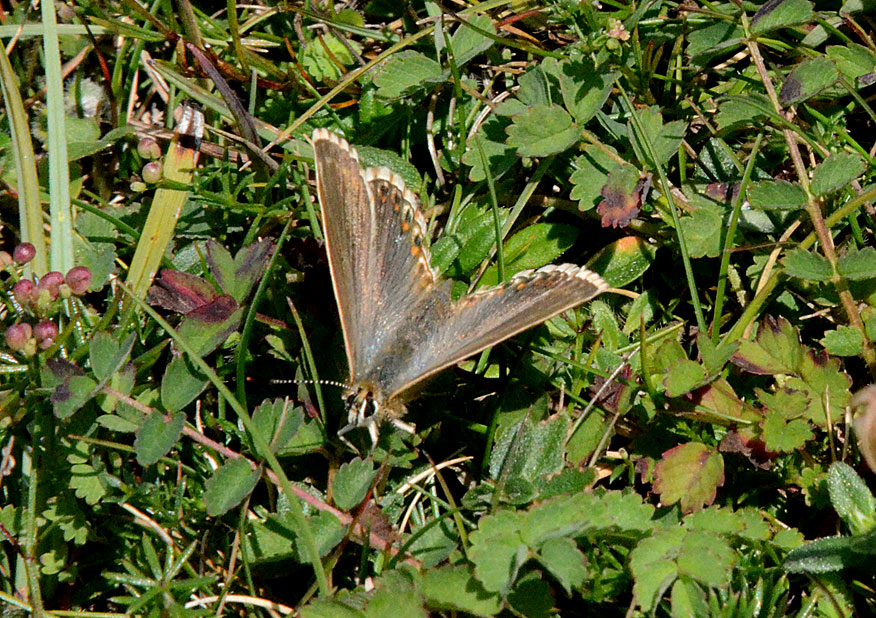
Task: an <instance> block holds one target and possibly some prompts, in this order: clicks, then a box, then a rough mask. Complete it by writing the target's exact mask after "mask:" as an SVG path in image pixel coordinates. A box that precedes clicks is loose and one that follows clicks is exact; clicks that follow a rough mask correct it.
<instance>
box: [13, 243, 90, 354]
mask: <svg viewBox="0 0 876 618" xmlns="http://www.w3.org/2000/svg"><path fill="white" fill-rule="evenodd" d="M35 253H36V249H35V248H34V246H33V245H32V244H30V243H27V242H25V243H21V244H20V245H18V246H17V247H15V249H14V250H13V251H12V255H10V254H9V253H8V252H6V251H0V270H4V271H7V272H9V273H11V274H12V280H13V281H15V283H14V284H13V285H12V290H11V291H12V294H11V297H10V298H9V300H11V301H13V303H12V304H13V305H15V306H16V310H17V311H18V313H19V314H20V315H21V316H22V317H24V316H32V317H33V318H34V319H35V320H36V325H32V324H31V323H30V322H27V321H22V322H18V323H16V324H13V325H12V326H10V327H9V328H7V329H6V346H7V347H8V348H9V349H10V350H11V351H13V352H19V353H21V354H23V355H24V356H28V357H29V356H33V355H34V354H36V352H37V350H46V349H48V348H50V347H52V345H53V344H54V343H55V339H56V338H57V337H58V325H57V324H56V323H55V322H54V321H53V320H52V319H51V316H52V315H53V314H54V313H56V312H57V310H58V307H59V303H58V301H59V299H67V298H70V297H71V296H81V295H82V294H85V293H86V292H87V291H88V288H89V286H90V285H91V270H90V269H88V268H86V267H85V266H77V267H75V268H71V269H70V270H69V271H68V272H67V274H66V276H65V275H63V274H61V273H59V272H54V271H53V272H48V273H46V274H45V275H43V276H42V277H39V278H34V279H22V278H20V267H21V266H24V265H25V264H27V263H28V262H30V261H31V260H32V259H33V257H34V255H35ZM0 287H4V288H5V287H6V286H5V285H4V284H3V282H0Z"/></svg>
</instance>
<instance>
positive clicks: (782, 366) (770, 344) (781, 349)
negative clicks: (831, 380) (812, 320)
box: [733, 316, 803, 375]
mask: <svg viewBox="0 0 876 618" xmlns="http://www.w3.org/2000/svg"><path fill="white" fill-rule="evenodd" d="M802 359H803V346H801V345H800V338H799V336H798V334H797V331H796V330H795V329H794V327H793V326H791V323H790V322H788V320H786V319H785V318H779V319H778V320H775V319H773V318H772V317H770V316H767V317H766V318H765V319H764V321H763V322H762V323H761V324H760V326H759V328H758V330H757V337H756V339H755V340H754V341H750V340H743V341H740V342H739V351H738V352H737V353H736V354H734V355H733V362H734V363H736V364H737V365H739V366H740V367H742V368H743V369H745V371H747V372H749V373H756V374H761V375H769V374H778V373H785V374H790V373H796V372H797V370H798V369H799V367H800V364H801V362H802Z"/></svg>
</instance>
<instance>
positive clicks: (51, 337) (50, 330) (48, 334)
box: [33, 320, 58, 350]
mask: <svg viewBox="0 0 876 618" xmlns="http://www.w3.org/2000/svg"><path fill="white" fill-rule="evenodd" d="M33 336H34V337H35V338H36V340H37V345H39V346H40V349H41V350H46V349H48V348H50V347H52V344H53V343H55V338H56V337H57V336H58V325H57V324H55V323H54V322H52V321H50V320H45V321H43V322H40V323H39V324H37V325H36V326H35V327H34V329H33Z"/></svg>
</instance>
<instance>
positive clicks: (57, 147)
mask: <svg viewBox="0 0 876 618" xmlns="http://www.w3.org/2000/svg"><path fill="white" fill-rule="evenodd" d="M41 7H42V18H43V28H45V30H44V31H43V54H44V55H45V57H44V59H43V61H44V63H45V71H46V112H47V114H48V139H47V141H46V148H47V150H48V153H49V214H50V217H49V220H50V222H51V226H52V229H51V241H50V244H49V267H50V268H51V269H52V270H57V271H59V272H62V273H66V272H67V271H68V270H70V269H71V268H73V266H74V263H73V212H72V210H71V208H70V163H69V161H68V159H67V128H66V124H67V123H66V120H65V118H66V113H65V111H64V78H63V76H62V74H61V50H60V48H59V46H58V24H57V22H56V20H55V2H54V0H45V1H44V2H42V4H41Z"/></svg>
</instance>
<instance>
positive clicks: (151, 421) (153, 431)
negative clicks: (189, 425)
mask: <svg viewBox="0 0 876 618" xmlns="http://www.w3.org/2000/svg"><path fill="white" fill-rule="evenodd" d="M185 424H186V415H185V414H183V413H182V412H177V413H176V414H173V415H171V417H170V418H169V419H167V420H165V418H164V414H162V413H161V412H159V411H158V410H156V411H154V412H153V413H152V414H150V415H149V416H148V417H146V421H145V422H144V423H143V425H141V426H140V429H139V430H138V431H137V438H136V439H135V440H134V451H136V453H137V463H139V464H140V465H141V466H151V465H152V464H154V463H155V462H157V461H158V460H159V459H161V458H162V457H164V456H165V455H166V454H167V453H168V452H169V451H170V449H172V448H173V445H174V444H176V441H177V440H178V439H179V436H180V434H181V433H182V430H183V427H184V426H185Z"/></svg>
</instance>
